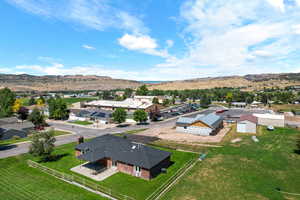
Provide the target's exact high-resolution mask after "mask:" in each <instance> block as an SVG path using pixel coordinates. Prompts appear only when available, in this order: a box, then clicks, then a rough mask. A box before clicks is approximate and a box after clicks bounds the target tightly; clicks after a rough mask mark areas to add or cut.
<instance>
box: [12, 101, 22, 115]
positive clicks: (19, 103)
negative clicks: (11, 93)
mask: <svg viewBox="0 0 300 200" xmlns="http://www.w3.org/2000/svg"><path fill="white" fill-rule="evenodd" d="M21 107H22V101H21V99H16V100H15V102H14V105H13V107H12V109H13V112H15V113H16V112H18V111H19V110H20V108H21Z"/></svg>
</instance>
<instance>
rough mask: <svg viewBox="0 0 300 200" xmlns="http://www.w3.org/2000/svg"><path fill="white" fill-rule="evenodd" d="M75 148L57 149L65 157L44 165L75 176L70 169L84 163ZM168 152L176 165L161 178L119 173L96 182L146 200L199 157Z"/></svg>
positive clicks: (66, 146) (72, 145)
mask: <svg viewBox="0 0 300 200" xmlns="http://www.w3.org/2000/svg"><path fill="white" fill-rule="evenodd" d="M74 146H75V144H74V143H72V144H67V145H63V146H59V147H57V148H56V150H55V152H54V154H56V155H63V156H62V157H61V159H60V160H58V161H55V162H46V163H42V164H43V165H45V166H47V167H50V168H53V169H56V170H58V171H61V172H65V173H69V174H73V172H71V171H70V169H71V168H72V167H74V166H77V165H79V164H82V163H83V162H82V161H80V160H78V159H77V158H76V157H75V156H74ZM168 151H171V152H172V153H173V154H172V158H171V159H172V161H173V162H174V164H173V165H172V166H170V167H169V168H168V172H167V173H166V174H160V175H159V176H157V177H156V178H154V179H152V180H150V181H146V180H142V179H140V178H137V177H133V176H130V175H127V174H123V173H117V174H115V175H113V176H111V177H109V178H108V179H106V180H104V181H102V182H97V181H94V182H95V183H98V184H100V185H103V186H106V187H108V188H111V189H113V190H115V191H117V192H119V193H121V194H124V195H128V196H131V197H134V198H136V199H145V198H146V197H147V196H149V195H150V194H151V193H152V192H153V191H155V190H156V189H157V188H158V187H159V186H160V185H161V184H163V183H164V182H165V181H166V180H167V179H168V178H170V177H171V176H172V175H173V174H174V173H175V172H176V171H177V170H178V169H180V167H181V166H183V165H184V164H185V163H186V162H187V161H189V160H191V159H192V158H195V157H196V156H197V155H196V154H192V153H186V152H179V151H172V150H168ZM74 174H76V173H74ZM76 175H78V174H76ZM81 177H84V176H81ZM84 178H86V177H84ZM87 179H88V178H87ZM90 180H91V179H90Z"/></svg>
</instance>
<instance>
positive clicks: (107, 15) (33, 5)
mask: <svg viewBox="0 0 300 200" xmlns="http://www.w3.org/2000/svg"><path fill="white" fill-rule="evenodd" d="M7 1H8V2H9V3H11V4H13V5H15V6H17V7H19V8H22V9H24V10H25V11H27V12H29V13H33V14H35V15H40V16H43V17H46V18H53V19H56V20H61V21H71V22H74V23H76V24H80V25H83V26H85V27H88V28H92V29H96V30H99V31H103V30H105V29H107V28H116V29H123V30H126V31H129V32H132V33H145V32H147V31H148V29H147V28H146V27H145V26H144V24H143V22H142V21H141V20H140V19H138V18H137V17H135V16H133V15H130V14H129V13H127V12H125V11H122V10H120V9H118V8H116V7H114V6H112V5H111V4H112V3H111V2H109V1H106V0H55V1H46V0H7Z"/></svg>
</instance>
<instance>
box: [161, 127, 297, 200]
mask: <svg viewBox="0 0 300 200" xmlns="http://www.w3.org/2000/svg"><path fill="white" fill-rule="evenodd" d="M299 134H300V133H299V131H297V130H295V129H289V128H276V129H275V130H274V131H267V130H266V128H265V127H263V128H262V130H261V132H259V136H258V139H259V140H260V141H259V142H258V143H255V142H253V141H252V140H251V136H249V135H238V136H237V137H241V138H242V139H243V141H242V142H240V143H237V144H231V143H230V141H229V140H228V141H227V142H225V143H224V145H225V146H224V147H223V148H210V149H209V150H208V158H207V159H206V160H204V161H203V162H201V163H198V164H197V165H196V166H195V167H194V168H193V169H192V170H191V171H190V172H189V173H188V174H187V175H186V176H185V177H184V178H183V179H181V181H179V182H178V184H177V185H176V186H175V187H174V188H173V189H172V190H171V191H170V192H169V193H167V194H166V195H165V196H164V198H163V199H166V200H167V199H172V200H173V199H174V200H176V199H178V200H181V199H205V200H219V199H220V200H224V199H231V200H232V199H237V200H240V199H247V200H252V199H253V200H260V199H262V200H263V199H272V200H281V199H282V200H283V199H293V200H295V199H300V196H292V195H284V194H282V193H279V192H277V191H276V190H275V189H276V188H281V190H283V191H287V192H291V193H300V155H298V154H296V153H295V152H294V150H295V138H296V136H297V135H299Z"/></svg>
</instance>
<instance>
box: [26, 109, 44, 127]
mask: <svg viewBox="0 0 300 200" xmlns="http://www.w3.org/2000/svg"><path fill="white" fill-rule="evenodd" d="M28 119H29V121H31V122H32V123H33V124H34V127H35V128H36V129H42V128H43V127H44V126H45V125H46V122H45V117H44V115H43V114H42V113H41V111H40V110H39V109H38V108H34V109H33V111H32V113H31V114H30V115H29V117H28Z"/></svg>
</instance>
